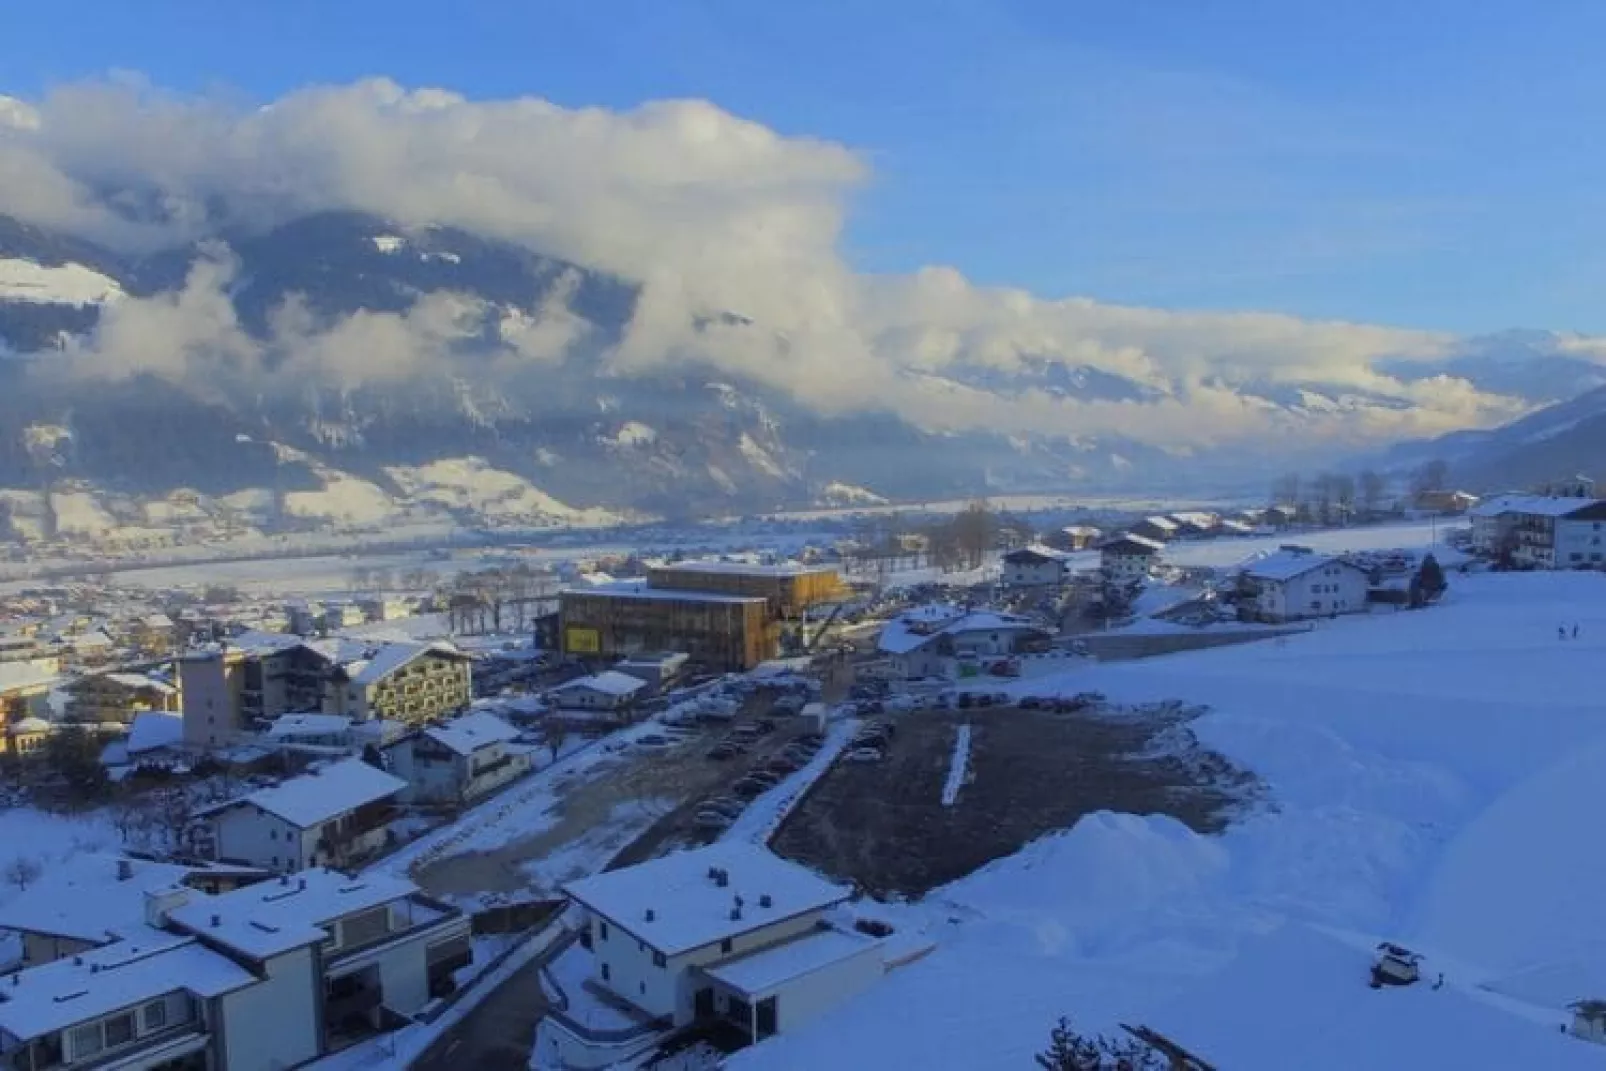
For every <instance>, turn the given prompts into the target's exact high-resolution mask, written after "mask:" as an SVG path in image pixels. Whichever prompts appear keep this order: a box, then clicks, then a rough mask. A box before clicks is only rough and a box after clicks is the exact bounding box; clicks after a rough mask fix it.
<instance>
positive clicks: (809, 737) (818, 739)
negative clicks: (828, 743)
mask: <svg viewBox="0 0 1606 1071" xmlns="http://www.w3.org/2000/svg"><path fill="white" fill-rule="evenodd" d="M792 743H794V744H806V745H808V746H809V747H819V746H820V745H821V744H823V743H825V736H824V735H823V734H821V733H799V734H798V735H797V739H796V740H793V741H792Z"/></svg>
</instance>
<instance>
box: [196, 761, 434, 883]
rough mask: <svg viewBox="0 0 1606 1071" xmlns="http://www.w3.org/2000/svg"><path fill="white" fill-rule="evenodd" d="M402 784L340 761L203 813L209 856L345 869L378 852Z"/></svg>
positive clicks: (278, 866)
mask: <svg viewBox="0 0 1606 1071" xmlns="http://www.w3.org/2000/svg"><path fill="white" fill-rule="evenodd" d="M406 791H407V782H405V781H403V780H401V779H400V778H397V777H395V776H393V775H391V774H388V773H386V772H385V771H384V770H380V769H376V768H375V767H373V766H370V765H369V764H368V763H366V762H364V761H363V760H362V759H344V760H342V761H339V762H334V763H330V764H329V765H327V766H324V767H323V768H321V769H318V770H315V771H313V772H311V773H307V774H304V775H302V776H301V777H293V778H291V779H289V780H288V781H284V782H282V783H280V784H278V785H274V786H273V787H272V788H264V789H261V790H259V791H257V792H253V793H251V794H250V795H248V796H242V797H240V798H239V799H233V800H227V801H225V802H223V803H216V804H213V805H212V806H211V807H208V808H206V809H205V810H203V811H201V812H200V813H199V815H198V817H202V818H204V819H205V822H206V826H207V833H208V835H209V838H210V841H211V852H210V854H211V857H212V858H214V859H218V860H221V861H224V862H233V863H245V864H249V865H253V866H262V867H271V868H272V869H274V870H278V871H296V870H301V869H303V868H306V867H315V866H325V865H329V866H343V865H346V864H348V863H350V862H351V861H352V860H355V859H361V858H363V857H365V856H368V855H371V854H373V853H374V852H376V851H378V850H379V849H380V848H381V847H383V846H384V844H385V840H386V829H387V827H388V825H389V823H390V821H391V820H392V819H393V818H394V817H395V803H396V801H397V800H398V799H399V798H400V797H401V795H402V794H403V793H404V792H406Z"/></svg>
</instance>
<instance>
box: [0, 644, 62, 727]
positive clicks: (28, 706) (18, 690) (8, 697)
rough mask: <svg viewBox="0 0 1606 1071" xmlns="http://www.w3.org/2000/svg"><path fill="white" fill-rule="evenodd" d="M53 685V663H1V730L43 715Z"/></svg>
mask: <svg viewBox="0 0 1606 1071" xmlns="http://www.w3.org/2000/svg"><path fill="white" fill-rule="evenodd" d="M56 681H57V674H56V668H55V665H54V662H53V660H33V661H28V662H21V661H18V662H0V726H5V725H10V724H12V723H14V722H18V721H21V720H22V719H23V718H28V717H37V716H38V715H40V714H42V713H44V712H45V711H46V709H47V706H46V699H47V698H48V696H49V695H50V689H51V688H53V687H55V685H56Z"/></svg>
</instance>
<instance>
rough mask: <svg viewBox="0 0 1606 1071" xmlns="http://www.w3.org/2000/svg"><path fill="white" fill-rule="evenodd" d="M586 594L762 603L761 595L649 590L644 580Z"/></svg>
mask: <svg viewBox="0 0 1606 1071" xmlns="http://www.w3.org/2000/svg"><path fill="white" fill-rule="evenodd" d="M586 594H589V595H607V596H609V597H610V598H616V599H661V600H666V601H671V602H724V603H752V602H764V601H765V600H764V597H763V596H762V595H726V594H723V593H722V592H716V591H685V590H682V589H680V588H649V587H648V586H647V582H646V581H645V580H618V581H615V582H614V583H612V584H598V585H597V586H596V587H594V588H592V589H590V590H589V591H588V592H587V593H586Z"/></svg>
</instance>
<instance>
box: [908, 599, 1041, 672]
mask: <svg viewBox="0 0 1606 1071" xmlns="http://www.w3.org/2000/svg"><path fill="white" fill-rule="evenodd" d="M1050 638H1051V635H1050V633H1049V631H1048V629H1046V628H1044V627H1043V626H1042V625H1041V624H1039V623H1037V622H1036V621H1033V620H1032V619H1030V618H1027V617H1020V616H1018V615H1015V614H1004V613H997V612H994V611H992V610H966V609H963V608H961V607H957V606H950V605H944V604H935V605H930V606H920V607H916V608H915V609H912V610H908V611H906V612H904V613H903V614H900V615H899V616H897V617H895V618H893V619H892V620H891V621H888V622H887V623H886V625H884V626H883V627H882V629H881V634H880V636H879V637H877V639H876V647H877V650H879V651H880V652H881V653H882V654H883V655H885V656H886V657H887V659H888V661H889V662H890V663H891V664H892V666H893V669H894V672H896V673H897V675H899V676H901V677H905V678H910V679H912V678H916V677H941V676H948V675H949V674H950V672H952V671H953V670H954V669H955V668H956V664H957V663H958V662H960V661H964V660H970V659H984V658H998V657H1008V656H1010V655H1014V654H1020V653H1023V652H1028V651H1037V650H1041V649H1043V648H1045V647H1046V646H1047V645H1048V642H1049V640H1050Z"/></svg>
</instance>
